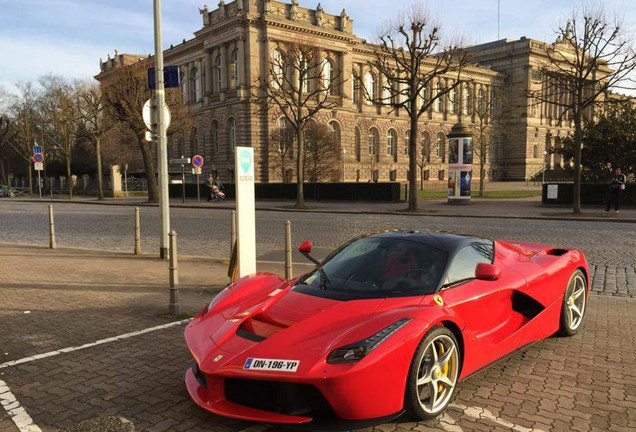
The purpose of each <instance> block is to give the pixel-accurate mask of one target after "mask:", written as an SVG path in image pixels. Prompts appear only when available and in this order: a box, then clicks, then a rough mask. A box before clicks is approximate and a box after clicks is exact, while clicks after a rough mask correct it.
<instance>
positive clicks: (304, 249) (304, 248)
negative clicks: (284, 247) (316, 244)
mask: <svg viewBox="0 0 636 432" xmlns="http://www.w3.org/2000/svg"><path fill="white" fill-rule="evenodd" d="M312 246H313V243H312V242H311V240H305V241H304V242H302V243H301V244H299V245H298V252H300V253H301V254H303V256H304V257H305V258H307V259H308V260H309V261H311V262H312V263H314V264H316V265H317V266H319V265H320V262H319V261H318V260H317V259H316V258H314V257H312V256H311V255H310V253H311V247H312Z"/></svg>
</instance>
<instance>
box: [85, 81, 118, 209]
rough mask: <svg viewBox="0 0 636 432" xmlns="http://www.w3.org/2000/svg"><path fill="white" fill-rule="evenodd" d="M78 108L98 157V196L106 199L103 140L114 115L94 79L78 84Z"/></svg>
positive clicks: (110, 126) (86, 132)
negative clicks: (103, 171) (109, 112)
mask: <svg viewBox="0 0 636 432" xmlns="http://www.w3.org/2000/svg"><path fill="white" fill-rule="evenodd" d="M78 93H79V94H78V110H79V115H80V121H81V122H82V125H83V128H82V131H83V132H84V134H85V135H86V138H87V139H88V140H89V141H90V142H91V143H92V144H93V146H94V147H95V155H96V158H97V196H98V199H100V200H103V199H104V185H103V182H104V176H103V173H102V141H103V139H104V137H105V136H106V134H107V133H108V132H109V131H110V130H111V128H112V116H109V115H108V113H107V111H106V109H107V107H106V98H105V97H104V95H103V94H102V91H101V88H100V87H99V85H98V84H97V83H95V82H93V81H87V82H84V83H80V84H79V86H78Z"/></svg>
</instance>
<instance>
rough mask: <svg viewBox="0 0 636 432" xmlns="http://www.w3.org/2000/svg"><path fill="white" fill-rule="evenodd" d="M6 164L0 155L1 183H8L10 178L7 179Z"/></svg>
mask: <svg viewBox="0 0 636 432" xmlns="http://www.w3.org/2000/svg"><path fill="white" fill-rule="evenodd" d="M4 164H5V162H4V159H3V158H1V157H0V183H2V184H5V185H8V184H9V180H8V179H7V170H6V168H5V165H4Z"/></svg>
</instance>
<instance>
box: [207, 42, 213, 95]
mask: <svg viewBox="0 0 636 432" xmlns="http://www.w3.org/2000/svg"><path fill="white" fill-rule="evenodd" d="M213 62H214V57H213V56H212V51H211V50H209V51H206V52H205V95H206V96H207V97H208V98H209V97H210V96H212V93H214V80H213V78H212V77H213V71H214V66H213V64H214V63H213Z"/></svg>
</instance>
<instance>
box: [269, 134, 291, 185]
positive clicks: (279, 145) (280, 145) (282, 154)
mask: <svg viewBox="0 0 636 432" xmlns="http://www.w3.org/2000/svg"><path fill="white" fill-rule="evenodd" d="M295 138H296V134H295V133H294V131H293V130H292V129H291V128H290V127H277V128H276V129H274V130H273V131H272V133H271V134H270V136H269V155H270V167H271V168H272V170H274V171H280V176H281V179H282V181H283V183H287V181H288V178H287V177H288V176H287V172H288V169H289V166H290V165H291V164H293V162H294V158H293V156H294V145H295Z"/></svg>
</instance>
